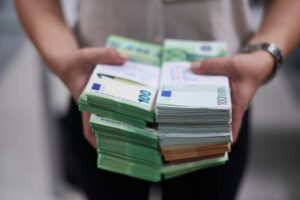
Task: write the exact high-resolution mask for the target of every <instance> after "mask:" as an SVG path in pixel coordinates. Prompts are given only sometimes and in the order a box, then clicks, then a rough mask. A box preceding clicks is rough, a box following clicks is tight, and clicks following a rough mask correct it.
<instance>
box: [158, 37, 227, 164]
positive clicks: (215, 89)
mask: <svg viewBox="0 0 300 200" xmlns="http://www.w3.org/2000/svg"><path fill="white" fill-rule="evenodd" d="M226 55H227V51H226V44H225V43H222V42H196V41H182V40H170V39H169V40H166V41H165V43H164V52H163V64H162V70H161V71H162V72H161V81H160V88H159V93H158V97H157V102H156V122H157V123H158V133H159V143H160V147H161V151H162V154H163V157H164V160H166V161H170V162H172V161H181V160H185V161H186V160H189V159H191V160H195V159H196V160H201V159H207V158H214V157H226V156H227V155H226V154H227V152H228V151H230V143H231V140H232V136H231V128H230V127H231V126H230V123H231V99H230V87H229V79H228V77H224V76H207V75H195V74H193V73H192V72H191V70H190V65H191V62H192V61H194V60H200V61H201V60H203V59H207V58H213V57H222V56H226Z"/></svg>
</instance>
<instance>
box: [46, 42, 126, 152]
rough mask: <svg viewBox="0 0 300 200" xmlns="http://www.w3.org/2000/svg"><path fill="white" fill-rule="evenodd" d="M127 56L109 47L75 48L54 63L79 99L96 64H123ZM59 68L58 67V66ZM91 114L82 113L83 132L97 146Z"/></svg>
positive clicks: (71, 91) (63, 79)
mask: <svg viewBox="0 0 300 200" xmlns="http://www.w3.org/2000/svg"><path fill="white" fill-rule="evenodd" d="M126 59H127V58H126V56H124V55H121V54H119V53H118V52H117V51H116V50H114V49H109V48H84V49H79V50H75V51H74V52H71V53H68V54H66V55H61V56H60V57H59V58H57V59H55V62H54V63H52V64H54V65H58V66H59V69H62V70H61V72H60V73H58V75H59V76H60V78H61V80H62V81H63V82H64V84H65V85H66V86H67V88H68V90H69V91H70V93H71V95H72V97H73V98H74V99H75V100H76V101H78V99H79V96H80V94H81V92H82V90H83V88H84V87H85V85H86V83H87V82H88V80H89V78H90V75H91V73H92V71H93V69H94V67H95V65H96V64H99V63H102V64H113V65H121V64H123V63H124V62H125V61H126ZM57 68H58V67H57ZM89 119H90V114H89V113H86V112H83V113H82V123H83V132H84V136H85V138H86V139H87V141H88V142H89V143H90V144H91V145H92V146H93V147H96V139H95V136H94V134H93V133H92V130H91V128H90V126H89Z"/></svg>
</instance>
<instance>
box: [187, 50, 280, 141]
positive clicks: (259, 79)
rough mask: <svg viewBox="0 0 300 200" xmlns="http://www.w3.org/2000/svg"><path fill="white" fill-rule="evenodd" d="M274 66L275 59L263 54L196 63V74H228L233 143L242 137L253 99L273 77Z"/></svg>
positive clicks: (261, 52) (193, 67)
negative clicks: (269, 77) (246, 116)
mask: <svg viewBox="0 0 300 200" xmlns="http://www.w3.org/2000/svg"><path fill="white" fill-rule="evenodd" d="M273 67H274V61H273V58H272V57H271V55H269V54H268V53H266V52H263V51H257V52H253V53H248V54H236V55H233V56H229V57H223V58H212V59H207V60H204V61H197V62H194V63H192V67H191V69H192V71H193V72H194V73H196V74H202V75H224V76H228V77H229V78H230V86H231V98H232V134H233V142H236V140H237V138H238V134H239V130H240V127H241V123H242V119H243V116H244V113H245V111H246V110H247V109H248V107H249V104H250V102H251V99H252V98H253V96H254V95H255V93H256V90H257V89H258V87H259V86H260V85H262V84H263V82H264V81H265V80H266V79H267V78H268V76H269V75H270V74H271V72H272V70H273Z"/></svg>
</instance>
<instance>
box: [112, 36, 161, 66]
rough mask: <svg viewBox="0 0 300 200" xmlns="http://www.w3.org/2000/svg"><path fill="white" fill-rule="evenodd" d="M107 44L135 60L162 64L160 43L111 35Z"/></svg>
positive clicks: (157, 64)
mask: <svg viewBox="0 0 300 200" xmlns="http://www.w3.org/2000/svg"><path fill="white" fill-rule="evenodd" d="M106 46H107V47H111V48H114V49H117V50H118V51H120V52H122V53H124V54H127V55H128V56H129V60H131V61H133V62H137V63H144V64H150V65H156V66H160V63H161V53H162V47H161V46H160V45H157V44H153V43H147V42H141V41H138V40H134V39H130V38H126V37H122V36H118V35H111V36H109V37H108V39H107V42H106Z"/></svg>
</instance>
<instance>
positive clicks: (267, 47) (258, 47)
mask: <svg viewBox="0 0 300 200" xmlns="http://www.w3.org/2000/svg"><path fill="white" fill-rule="evenodd" d="M240 52H241V53H254V52H264V54H265V55H264V56H263V54H261V56H259V54H257V58H256V59H258V61H260V62H262V63H264V61H266V64H265V66H266V67H267V68H270V67H269V66H270V62H268V61H267V60H266V58H267V57H268V58H269V60H270V58H271V59H272V61H273V62H272V63H273V64H272V67H271V68H272V70H271V71H269V70H267V71H269V73H268V76H267V77H266V78H264V81H263V83H267V82H269V81H270V80H271V79H273V77H274V76H275V75H276V72H277V70H278V69H279V67H280V66H281V64H282V60H283V56H282V53H281V50H280V49H279V48H278V47H277V45H276V44H274V43H267V42H261V43H252V44H251V43H250V44H248V45H246V46H244V47H242V48H241V49H240ZM267 54H268V55H269V56H266V55H267ZM262 75H263V74H262Z"/></svg>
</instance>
